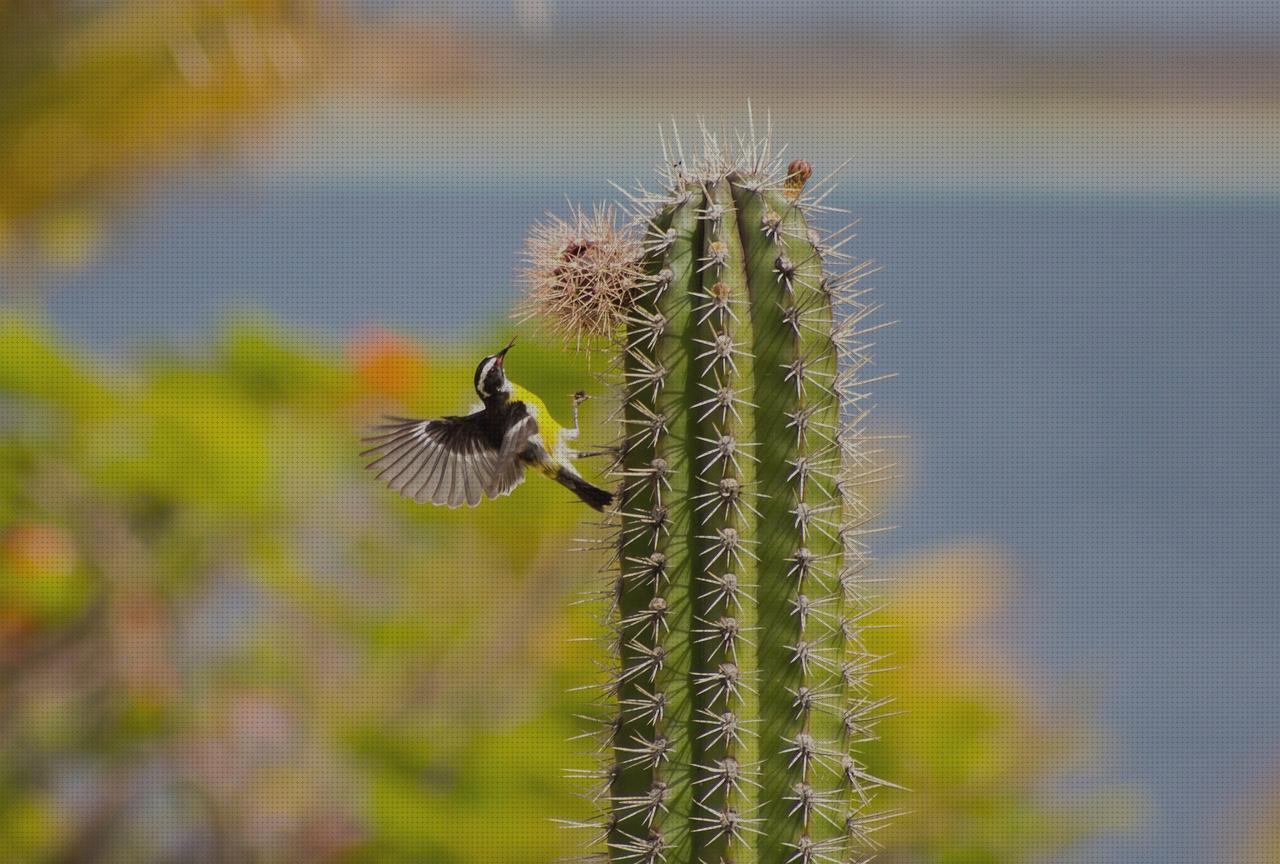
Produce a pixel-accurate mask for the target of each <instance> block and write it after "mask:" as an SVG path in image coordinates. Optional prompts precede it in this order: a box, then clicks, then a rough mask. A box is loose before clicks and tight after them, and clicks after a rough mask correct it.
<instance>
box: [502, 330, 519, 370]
mask: <svg viewBox="0 0 1280 864" xmlns="http://www.w3.org/2000/svg"><path fill="white" fill-rule="evenodd" d="M514 344H516V337H514V336H512V337H511V341H510V342H508V343H507V347H506V348H503V349H502V350H501V351H499V352H498V365H499V366H501V365H502V363H503V361H504V360H506V359H507V352H508V351H510V350H511V346H512V345H514Z"/></svg>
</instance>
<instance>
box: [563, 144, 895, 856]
mask: <svg viewBox="0 0 1280 864" xmlns="http://www.w3.org/2000/svg"><path fill="white" fill-rule="evenodd" d="M707 146H708V157H707V158H706V159H705V160H704V164H703V165H702V166H699V167H697V168H696V169H694V170H692V171H690V172H688V173H686V172H685V171H684V170H683V168H681V167H680V166H682V165H683V160H681V161H679V162H676V163H674V164H675V165H676V166H677V167H676V168H674V169H673V170H672V171H671V172H669V173H668V175H666V179H667V181H668V183H667V185H668V188H667V190H666V191H665V192H664V193H663V194H662V195H659V196H653V195H648V194H642V195H640V196H636V197H633V198H632V203H633V205H636V206H637V209H638V210H639V213H638V217H639V218H638V223H639V224H640V225H641V226H642V228H643V231H644V240H643V244H642V252H641V253H640V255H641V259H640V261H639V265H640V267H639V269H640V270H641V271H642V272H643V276H641V277H640V279H639V280H638V282H637V283H636V285H635V286H634V289H633V290H631V291H630V292H629V293H628V294H627V299H626V301H625V303H624V304H623V305H622V307H621V309H620V310H619V319H620V324H619V327H620V329H621V330H622V331H623V336H622V350H621V352H620V360H621V367H622V382H623V387H622V392H623V401H622V405H621V409H620V412H621V421H622V425H623V429H624V434H623V438H622V441H621V444H620V446H619V448H618V469H617V470H618V474H619V475H620V482H621V490H620V495H619V505H618V509H617V513H616V514H615V515H614V518H615V520H616V521H615V524H616V525H618V526H619V528H620V530H619V532H618V540H617V544H618V546H617V549H618V556H617V560H618V567H617V569H616V570H615V573H616V576H617V579H616V586H615V590H614V592H613V598H614V601H615V602H614V606H615V612H614V614H613V618H612V621H613V629H614V632H615V635H616V651H617V655H618V659H619V661H620V662H619V668H618V670H617V676H616V678H615V679H614V680H613V681H612V682H611V693H612V695H613V697H614V699H613V702H612V704H615V705H616V714H615V715H614V716H613V718H612V720H611V721H610V722H608V723H607V724H606V725H607V730H608V740H607V741H606V742H605V747H604V750H605V752H606V753H607V754H608V756H609V758H610V760H611V764H610V766H609V768H608V769H607V770H606V772H605V774H604V781H605V787H606V788H605V790H604V793H605V794H604V795H603V797H602V800H603V801H604V802H605V808H604V809H605V814H604V818H603V821H602V824H601V825H600V826H599V827H600V828H601V829H602V834H603V839H604V845H605V849H606V851H605V853H604V855H603V857H604V858H607V859H608V860H610V861H616V862H633V864H634V862H639V864H656V862H672V864H752V862H758V864H784V862H787V864H794V862H800V864H810V862H848V861H858V862H861V861H865V860H867V859H868V857H869V855H870V853H871V851H872V850H873V843H872V841H871V839H870V832H871V831H873V830H874V828H875V827H877V826H878V824H880V819H882V818H883V817H882V816H879V815H876V814H872V813H870V812H869V809H868V807H867V805H868V803H869V802H870V799H871V795H872V792H873V791H874V789H875V787H877V786H879V785H883V781H881V780H878V779H877V778H874V777H872V776H870V775H869V774H868V773H867V772H866V771H865V770H864V768H863V766H862V765H861V764H860V763H859V762H858V761H857V760H856V756H855V751H856V748H857V745H858V744H859V742H863V741H866V740H868V739H869V737H870V735H871V734H872V733H871V731H870V727H871V726H872V724H873V723H874V720H875V719H876V717H875V715H876V713H877V712H878V711H879V709H880V704H879V703H875V702H872V701H871V700H870V699H869V698H868V696H867V695H866V683H867V675H868V674H870V672H871V671H872V666H873V664H874V659H875V658H872V657H869V656H868V655H867V653H866V651H865V649H864V648H863V647H862V644H861V640H860V632H859V624H858V621H859V616H860V614H861V613H863V612H865V611H866V609H865V603H866V600H865V598H864V597H863V596H862V594H861V593H860V591H859V581H860V580H859V578H858V577H859V574H860V572H861V569H862V567H861V565H862V563H863V560H864V559H863V547H862V545H861V543H860V542H859V536H860V535H861V534H862V533H863V530H862V525H863V523H864V522H865V516H866V513H865V508H863V507H862V506H861V505H860V503H859V501H858V499H857V497H856V494H855V492H856V486H857V483H858V481H859V480H860V479H870V478H873V477H874V476H875V475H876V473H877V472H876V470H875V469H874V468H872V467H868V465H867V463H866V457H867V454H866V453H864V452H862V451H861V450H860V447H859V444H860V438H861V428H860V426H859V421H860V420H861V419H862V417H863V416H864V415H865V411H863V410H861V409H860V408H859V406H858V403H859V401H860V400H861V399H862V398H863V397H864V396H865V389H866V385H867V384H869V383H871V379H868V378H866V377H865V376H864V374H863V373H864V371H865V369H864V367H865V366H866V364H867V363H868V362H869V358H868V355H867V353H866V349H867V346H866V345H865V344H863V342H862V341H861V337H862V336H863V335H864V334H866V333H867V332H869V330H870V329H874V328H865V327H862V324H861V322H862V321H863V320H864V318H865V317H866V315H867V314H869V312H871V311H873V310H872V309H871V308H869V307H868V306H866V305H865V304H864V303H863V302H862V301H861V299H860V296H861V293H862V292H861V291H860V290H859V289H857V288H856V287H855V286H856V283H857V282H858V280H859V279H860V278H861V277H862V276H863V275H865V273H866V272H867V271H866V269H865V267H861V266H859V267H854V268H852V269H851V270H850V271H849V272H848V273H847V274H845V275H844V276H843V277H832V276H829V275H824V272H823V259H824V255H825V257H827V258H828V259H830V258H833V257H841V256H839V253H838V246H837V248H836V249H832V248H830V247H827V248H824V247H823V243H822V241H821V240H820V239H819V238H818V235H817V234H816V232H814V231H812V230H811V229H810V227H809V225H808V223H807V218H808V216H807V214H809V213H811V212H812V211H813V210H815V209H818V208H817V206H816V204H815V202H814V201H813V200H812V199H811V198H809V197H806V196H805V194H804V187H805V185H806V182H807V181H808V180H809V179H810V174H811V169H810V168H809V166H808V164H807V163H804V162H801V161H799V160H797V161H795V162H792V163H791V165H790V166H789V167H788V168H787V169H786V170H785V171H783V170H782V169H781V164H780V162H778V161H777V160H774V159H772V158H771V157H769V156H768V155H767V150H768V148H767V145H766V144H760V145H756V144H752V145H751V146H749V147H748V148H747V152H746V154H745V156H744V157H741V158H737V159H733V160H729V159H725V158H723V157H721V156H720V155H719V151H718V148H717V147H716V145H715V142H714V140H712V139H710V138H709V137H708V138H707ZM669 161H670V160H669ZM579 245H581V244H579ZM860 327H861V328H862V329H859V328H860Z"/></svg>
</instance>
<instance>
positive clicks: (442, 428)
mask: <svg viewBox="0 0 1280 864" xmlns="http://www.w3.org/2000/svg"><path fill="white" fill-rule="evenodd" d="M515 341H516V340H515V339H512V340H511V341H510V342H508V343H507V347H505V348H503V349H502V350H501V351H499V352H498V353H497V354H490V355H489V356H488V357H486V358H484V359H483V360H481V361H480V365H479V366H477V367H476V375H475V388H476V393H477V394H478V395H479V396H480V400H481V401H482V402H483V403H484V407H482V408H480V409H479V410H477V411H474V412H472V413H471V414H468V415H466V416H465V417H442V418H440V419H438V420H410V419H407V418H403V417H388V418H387V419H388V421H390V422H388V423H387V424H385V425H383V426H380V427H378V430H377V432H378V434H376V435H374V436H372V437H370V438H367V439H365V440H366V442H367V443H370V444H373V446H372V447H370V448H369V449H368V450H366V451H364V453H363V454H361V455H364V456H373V455H375V454H376V458H375V459H374V460H373V461H372V462H371V463H369V466H368V467H369V468H372V469H374V470H376V471H377V472H378V477H379V478H380V479H382V480H385V481H386V483H387V485H388V486H390V487H391V488H392V489H395V490H396V491H397V492H399V493H400V494H401V495H403V496H405V497H406V498H412V499H414V500H415V501H419V502H423V503H425V502H427V501H430V502H431V503H432V504H445V505H447V506H449V507H458V506H460V505H462V504H466V505H468V506H470V507H474V506H476V505H477V504H479V503H480V501H481V498H482V495H483V496H487V497H489V498H497V497H498V496H499V495H508V494H510V492H511V490H512V489H515V488H516V487H517V486H519V485H520V484H521V483H522V482H524V472H525V468H528V467H532V468H536V469H538V470H539V471H541V472H542V473H543V474H545V475H547V476H548V477H550V478H551V479H552V480H554V481H556V482H557V483H559V484H560V485H561V486H564V487H565V488H566V489H568V490H569V491H570V492H572V493H573V494H575V495H577V496H578V497H579V498H581V499H582V500H583V501H585V502H586V503H587V504H589V505H590V506H592V507H594V508H595V509H596V510H604V508H605V507H607V506H608V505H609V503H610V502H611V501H612V500H613V495H612V494H610V493H609V492H606V491H605V490H604V489H600V488H598V487H596V486H593V485H591V484H590V483H588V482H587V481H586V480H584V479H583V478H582V475H581V474H579V473H578V471H577V469H575V468H574V467H573V460H574V458H576V456H577V454H576V453H574V452H573V450H572V449H571V442H572V441H573V440H574V439H576V438H577V437H578V404H579V403H580V402H582V400H584V399H586V398H587V396H586V394H585V393H583V392H582V391H581V390H579V391H578V392H577V393H575V394H574V395H573V428H571V429H566V428H565V427H563V426H561V425H560V424H559V423H557V422H556V421H555V420H554V419H552V417H551V412H550V411H548V410H547V406H546V404H545V403H544V402H543V401H542V400H541V399H540V398H538V396H537V394H535V393H533V392H531V391H529V390H526V389H525V388H523V387H521V386H520V385H519V384H516V383H514V382H512V381H511V380H510V379H509V378H507V374H506V370H505V369H504V368H503V367H504V364H505V362H506V357H507V352H508V351H510V350H511V346H512V345H514V344H515Z"/></svg>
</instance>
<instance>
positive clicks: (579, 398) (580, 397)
mask: <svg viewBox="0 0 1280 864" xmlns="http://www.w3.org/2000/svg"><path fill="white" fill-rule="evenodd" d="M590 398H591V397H590V396H589V395H588V394H587V391H586V390H579V391H577V392H576V393H574V394H573V404H574V405H577V404H578V403H579V402H586V401H587V400H588V399H590Z"/></svg>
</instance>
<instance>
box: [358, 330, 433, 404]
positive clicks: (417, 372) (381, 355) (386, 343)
mask: <svg viewBox="0 0 1280 864" xmlns="http://www.w3.org/2000/svg"><path fill="white" fill-rule="evenodd" d="M347 357H348V359H349V360H350V362H351V365H352V368H353V369H355V372H356V375H357V376H358V377H359V379H360V381H361V383H362V384H363V385H364V387H365V388H367V389H368V390H370V391H372V392H374V393H380V394H382V395H384V396H392V397H395V398H398V399H399V398H405V397H407V396H410V395H412V394H413V393H417V392H420V391H421V389H422V387H423V385H424V384H425V383H426V380H427V361H426V358H425V356H424V355H423V352H422V349H421V348H419V347H418V345H416V344H415V343H414V342H412V341H411V340H409V339H407V338H406V337H404V336H401V335H399V334H397V333H392V332H390V331H387V330H381V329H374V330H364V331H361V332H359V333H357V334H356V336H355V337H354V338H353V339H352V340H351V343H350V344H349V345H348V348H347Z"/></svg>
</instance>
